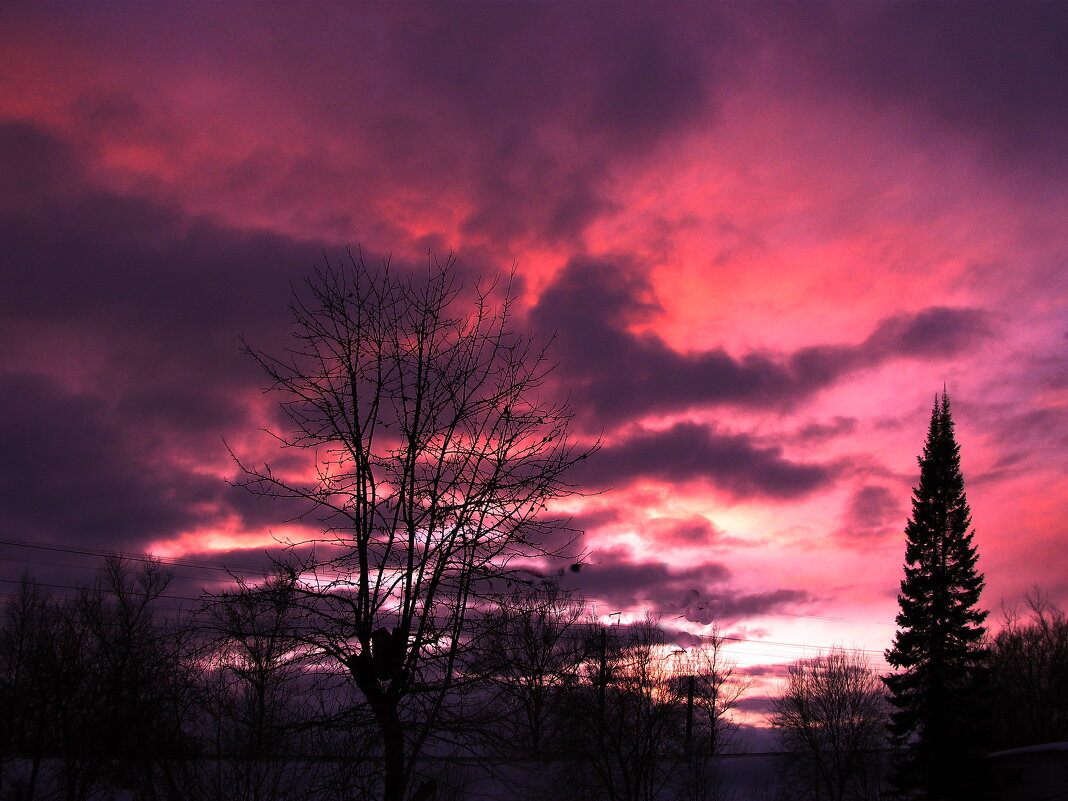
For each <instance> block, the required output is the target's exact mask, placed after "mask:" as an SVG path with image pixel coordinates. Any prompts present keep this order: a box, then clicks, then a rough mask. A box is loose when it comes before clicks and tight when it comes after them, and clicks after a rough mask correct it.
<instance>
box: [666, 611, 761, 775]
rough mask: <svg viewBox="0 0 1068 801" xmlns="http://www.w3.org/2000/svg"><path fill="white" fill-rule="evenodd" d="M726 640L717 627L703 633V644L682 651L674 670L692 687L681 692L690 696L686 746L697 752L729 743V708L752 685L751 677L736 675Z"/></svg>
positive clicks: (731, 725)
mask: <svg viewBox="0 0 1068 801" xmlns="http://www.w3.org/2000/svg"><path fill="white" fill-rule="evenodd" d="M725 644H726V640H725V639H724V637H723V636H722V635H721V634H720V631H719V628H718V627H713V630H712V633H711V634H709V635H708V636H707V637H705V642H704V644H703V645H701V646H699V647H696V648H691V649H689V650H687V651H686V652H685V654H684V655H683V657H682V659H681V660H680V661H679V662H678V667H677V670H679V671H680V673H681V676H682V679H683V680H684V681H686V682H689V681H690V678H689V677H690V676H692V677H693V679H692V681H693V687H692V688H690V687H689V686H686V687H684V688H683V690H684V692H685V693H686V695H687V696H688V697H689V698H692V699H693V701H692V706H693V710H694V712H693V725H692V729H693V731H692V736H691V743H690V750H691V752H694V753H701V754H710V755H715V754H722V753H724V751H725V750H726V748H727V747H728V746H729V745H730V739H731V735H732V734H733V732H734V731H735V728H736V727H735V724H734V722H733V721H732V720H731V717H730V712H731V710H733V709H734V708H735V707H736V706H737V705H738V702H739V701H740V700H741V698H742V696H743V695H745V693H746V691H747V690H748V689H749V688H750V687H752V686H753V680H752V679H750V678H746V677H744V676H740V675H739V674H738V671H737V665H736V663H735V662H734V660H732V659H730V658H729V657H728V656H727V654H726V649H725Z"/></svg>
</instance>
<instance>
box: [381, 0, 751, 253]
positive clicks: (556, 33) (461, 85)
mask: <svg viewBox="0 0 1068 801" xmlns="http://www.w3.org/2000/svg"><path fill="white" fill-rule="evenodd" d="M689 13H690V14H692V15H695V16H696V17H697V20H692V21H691V22H689V23H688V24H686V25H683V24H682V23H681V21H675V20H672V19H670V18H665V17H664V15H662V14H657V13H655V10H653V9H650V8H645V7H642V6H640V5H638V4H634V5H625V6H611V7H609V6H603V5H599V4H587V5H579V6H567V5H563V6H561V5H554V4H501V5H496V4H491V5H485V4H478V5H468V4H459V5H452V6H448V7H447V9H446V8H440V9H433V10H428V9H427V8H425V7H424V8H422V9H419V10H418V11H417V12H415V13H412V12H411V10H410V9H407V10H404V11H402V12H400V14H399V16H398V17H397V18H396V19H394V20H393V24H392V25H390V38H389V41H390V43H391V47H390V49H389V52H388V53H387V54H386V56H387V57H388V58H396V59H397V62H398V65H397V67H398V69H399V70H400V72H401V73H402V74H403V75H405V76H406V77H407V78H409V79H410V80H411V81H412V84H411V85H412V86H414V87H421V88H422V90H423V91H426V90H429V95H428V96H429V97H430V98H432V102H433V103H435V104H439V105H440V107H441V108H442V109H443V115H444V118H443V119H441V120H440V122H441V123H442V125H441V129H440V130H439V133H440V132H441V131H444V132H445V135H444V137H443V139H444V141H446V142H450V141H452V137H453V136H454V135H455V134H456V133H458V132H466V133H467V138H468V139H471V140H477V141H478V142H479V143H480V145H479V148H478V149H477V151H475V152H473V153H472V154H471V155H470V157H469V158H468V159H467V160H466V161H467V164H468V166H469V175H470V176H471V177H472V178H473V180H474V181H475V186H474V197H473V200H474V203H475V207H474V209H473V210H472V212H471V213H470V214H469V215H468V216H467V218H466V219H465V221H464V223H463V230H464V231H465V233H467V234H469V235H478V236H486V237H491V238H497V239H500V238H506V239H512V238H515V237H519V236H526V235H536V236H538V237H541V238H543V239H547V240H549V241H556V240H561V239H574V238H576V237H578V236H579V235H580V234H581V232H582V231H583V229H584V228H585V226H586V225H587V224H588V223H589V222H591V221H592V220H593V219H595V218H596V217H597V216H599V215H600V214H602V213H604V212H605V211H608V210H612V209H614V208H616V206H615V204H614V202H613V200H612V198H611V196H610V195H609V194H608V193H607V192H606V191H605V188H604V185H605V183H606V182H607V181H608V170H609V168H610V167H611V166H612V164H613V163H615V162H616V161H617V160H618V159H620V158H624V157H625V158H628V159H634V158H638V157H642V156H645V155H648V154H649V153H651V152H652V150H653V149H654V148H655V147H656V146H657V145H658V144H660V143H662V142H663V141H665V140H666V139H667V138H669V137H670V136H672V135H675V134H678V133H679V132H680V131H682V130H685V129H687V128H689V127H692V126H694V125H696V124H697V123H698V122H699V121H700V122H702V123H704V124H707V123H708V122H709V120H710V119H711V117H712V116H714V112H715V107H716V92H717V81H718V80H719V79H720V78H721V77H722V75H723V74H724V73H725V69H724V66H725V65H726V64H728V63H729V62H730V57H729V54H730V53H731V52H732V51H733V48H734V46H735V38H734V36H735V34H734V32H733V31H732V29H731V26H730V24H729V22H728V21H727V20H726V19H724V18H723V15H721V14H719V13H718V12H717V11H716V10H715V9H713V8H711V7H700V6H696V7H693V8H691V9H690V11H689ZM698 20H699V21H700V23H701V24H703V29H702V33H703V35H702V36H701V37H694V36H692V35H690V33H689V30H690V29H692V25H693V24H695V23H696V22H697V21H698ZM409 88H410V87H409ZM414 97H415V95H414V94H411V93H409V96H408V97H402V98H401V103H402V104H403V105H405V106H407V104H408V102H409V101H410V100H412V99H413V98H414ZM397 111H398V113H399V114H400V115H401V116H413V119H414V118H415V117H416V116H417V115H418V112H416V111H415V110H414V109H409V108H405V109H404V110H403V111H400V109H398V110H397ZM424 113H425V112H424ZM408 127H413V126H408ZM558 138H559V140H558V141H554V140H556V139H558ZM565 142H566V144H564V143H565ZM427 146H429V147H430V148H431V149H436V148H438V147H440V143H435V142H422V143H421V148H422V149H424V150H425V148H426V147H427ZM402 158H405V159H407V158H410V156H409V155H407V154H405V155H403V156H402Z"/></svg>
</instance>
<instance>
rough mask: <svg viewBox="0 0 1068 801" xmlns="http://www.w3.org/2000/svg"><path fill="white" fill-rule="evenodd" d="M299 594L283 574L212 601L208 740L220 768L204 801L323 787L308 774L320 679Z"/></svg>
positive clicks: (251, 800) (293, 794)
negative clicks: (302, 632) (301, 622)
mask: <svg viewBox="0 0 1068 801" xmlns="http://www.w3.org/2000/svg"><path fill="white" fill-rule="evenodd" d="M295 592H296V591H295V589H294V587H293V583H292V581H291V580H290V579H289V577H288V574H287V573H286V572H285V571H279V572H278V573H275V574H273V575H268V576H266V577H265V578H264V580H263V581H261V582H259V583H253V584H249V583H247V582H246V581H245V580H243V579H238V580H237V581H236V585H235V587H234V588H233V589H232V590H230V591H228V592H225V593H222V594H220V595H216V596H211V597H209V598H208V599H207V601H206V604H205V607H204V609H203V610H202V614H201V625H202V628H203V630H204V635H205V636H204V640H205V642H204V650H203V655H202V658H201V661H202V664H203V675H202V684H203V688H204V692H203V707H204V710H205V713H206V719H207V726H206V727H205V731H204V736H205V740H206V741H207V742H208V743H210V751H211V753H212V754H213V755H214V756H215V767H214V770H212V771H211V772H210V773H209V774H207V775H206V776H205V777H204V784H203V788H202V789H201V791H200V793H199V795H201V796H203V797H206V798H218V799H233V801H270V799H275V798H283V797H284V798H292V799H296V798H300V797H303V796H305V795H306V794H310V793H313V792H314V791H315V789H316V788H315V787H314V784H312V783H311V782H309V781H308V775H307V774H308V770H307V768H308V758H309V757H310V756H311V754H310V749H308V748H307V744H308V742H309V740H310V738H309V732H310V729H311V727H312V726H313V725H314V723H316V722H317V721H315V720H314V716H313V715H312V714H311V711H312V710H313V709H314V707H315V699H313V698H311V697H309V692H308V690H309V689H310V688H309V686H308V685H309V684H311V683H312V682H311V679H314V676H315V674H314V671H312V670H310V669H309V668H310V665H309V664H308V661H309V660H308V658H307V654H306V653H305V652H304V650H303V649H302V648H301V647H300V644H299V632H298V631H297V629H296V627H297V625H298V622H297V619H296V618H297V614H296V605H295V604H294V595H295Z"/></svg>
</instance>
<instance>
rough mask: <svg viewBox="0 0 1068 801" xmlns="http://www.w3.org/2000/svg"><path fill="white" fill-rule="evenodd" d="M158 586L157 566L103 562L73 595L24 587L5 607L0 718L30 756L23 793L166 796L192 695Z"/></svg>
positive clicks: (183, 744)
mask: <svg viewBox="0 0 1068 801" xmlns="http://www.w3.org/2000/svg"><path fill="white" fill-rule="evenodd" d="M169 582H170V573H169V572H168V571H167V569H166V568H165V567H164V566H163V565H161V564H160V563H159V562H156V561H151V560H149V561H146V562H144V563H143V564H142V565H140V566H139V567H138V568H137V569H135V568H134V567H133V566H132V564H131V563H130V562H129V561H128V560H126V559H124V558H122V557H119V556H110V557H108V558H107V559H106V560H105V563H104V566H103V569H102V570H101V574H100V577H99V578H98V579H97V581H96V582H95V583H94V584H93V586H91V587H88V588H85V589H82V590H80V591H79V592H78V593H77V595H76V596H75V597H73V598H65V599H55V598H50V597H48V596H46V595H44V594H43V593H42V592H41V591H40V590H38V589H36V588H35V587H34V586H33V585H32V584H31V583H24V585H23V588H22V591H21V592H20V594H19V596H18V599H17V600H16V602H15V603H14V605H9V606H8V607H7V612H8V616H7V621H6V624H5V626H4V629H3V631H2V634H0V639H2V640H3V641H4V642H3V644H4V646H5V648H4V650H5V653H6V656H5V657H4V658H3V659H2V660H0V664H3V667H4V670H3V680H2V685H3V693H4V695H5V696H7V697H8V699H10V701H11V706H8V705H7V703H5V704H4V711H3V715H2V717H4V718H8V716H9V715H10V716H11V717H10V718H8V720H9V721H10V723H12V724H14V725H15V726H16V727H17V730H16V731H14V732H11V734H12V735H13V736H12V737H11V739H10V740H9V742H10V743H11V747H12V750H13V751H14V752H15V753H17V754H19V755H21V756H23V757H24V758H27V759H29V760H30V764H31V767H30V775H29V777H27V779H26V781H25V784H24V785H23V790H22V792H23V797H24V798H33V797H34V796H35V794H37V792H38V790H42V791H43V790H44V786H45V785H49V786H52V787H53V788H55V789H56V791H57V792H58V793H60V794H61V795H62V797H63V798H64V799H65V800H66V801H84V800H85V799H88V798H90V797H91V796H92V795H93V794H94V793H98V792H99V791H101V790H103V789H106V788H109V787H122V788H126V789H132V790H135V791H136V792H137V793H138V795H139V797H143V798H147V799H154V798H158V797H161V796H165V795H166V794H167V791H168V790H167V788H168V786H170V784H171V783H170V782H169V777H170V776H171V775H172V772H173V767H174V762H175V760H180V759H182V757H183V756H185V755H187V754H188V753H189V751H190V750H191V747H192V742H191V737H190V732H189V731H188V729H187V727H186V724H187V722H188V721H187V718H186V713H185V710H187V709H188V708H190V707H191V706H192V702H191V694H192V688H193V680H192V670H191V665H190V663H189V662H188V660H187V659H186V656H187V653H186V651H185V648H184V646H185V630H184V629H182V628H181V627H180V626H176V625H175V624H174V623H171V622H168V621H164V620H163V619H162V617H161V615H160V614H159V613H158V610H157V602H158V601H159V599H160V598H161V596H162V595H163V594H164V592H165V590H166V588H167V586H168V584H169ZM7 646H11V647H12V648H13V650H12V651H10V652H8V651H7ZM5 722H8V721H5ZM46 760H47V761H48V768H49V770H48V771H44V767H45V762H46ZM46 772H47V773H48V776H47V777H46V776H45V775H44V774H45V773H46Z"/></svg>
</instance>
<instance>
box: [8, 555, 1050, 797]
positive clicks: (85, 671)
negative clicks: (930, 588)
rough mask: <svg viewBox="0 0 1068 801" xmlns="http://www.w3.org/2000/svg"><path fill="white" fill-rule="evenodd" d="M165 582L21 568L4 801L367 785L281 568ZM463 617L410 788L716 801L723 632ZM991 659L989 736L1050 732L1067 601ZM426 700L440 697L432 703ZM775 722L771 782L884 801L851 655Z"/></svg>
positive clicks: (876, 723) (872, 714)
mask: <svg viewBox="0 0 1068 801" xmlns="http://www.w3.org/2000/svg"><path fill="white" fill-rule="evenodd" d="M169 582H170V574H169V572H168V570H167V568H166V567H165V566H164V565H161V564H159V563H156V562H151V561H150V562H147V563H145V564H143V565H138V566H137V567H136V568H135V567H134V566H133V565H132V564H131V563H130V562H128V561H125V560H123V559H121V558H119V557H112V558H109V559H107V560H106V562H105V565H104V567H103V569H102V571H101V573H100V576H99V578H98V580H97V581H96V582H95V583H94V584H93V585H92V586H90V587H87V588H85V589H82V590H80V591H79V592H77V593H76V594H75V595H72V596H67V597H53V596H52V595H50V594H48V593H47V592H45V591H44V590H43V589H42V588H41V587H40V586H38V585H36V584H35V583H33V582H32V581H29V580H27V581H24V582H23V583H22V585H21V586H20V587H19V590H18V592H17V593H16V594H15V595H14V596H13V597H11V598H10V599H9V601H8V603H7V604H6V606H5V614H4V619H3V626H2V628H0V749H2V751H0V755H2V759H0V788H2V789H3V795H2V796H0V797H2V798H4V799H5V801H7V800H8V799H10V800H11V801H14V799H20V801H29V799H64V801H86V799H91V798H94V797H106V795H107V794H108V793H112V792H114V791H117V790H120V789H121V790H125V791H128V792H130V793H132V795H133V797H134V798H137V799H152V800H155V799H161V800H162V799H188V798H198V799H206V800H211V799H220V800H221V799H224V798H225V799H236V800H238V801H267V800H268V799H272V800H274V799H302V798H313V797H314V798H319V799H334V798H336V799H339V800H340V799H364V798H366V799H370V798H378V797H380V794H381V781H382V758H383V749H382V746H381V743H380V741H379V738H378V737H377V734H376V729H375V727H374V726H373V725H372V721H371V719H370V718H371V714H372V713H371V711H370V710H369V708H368V704H367V701H366V698H365V697H364V696H363V693H362V692H361V691H360V690H359V688H358V687H356V686H355V685H354V682H353V681H352V677H351V673H350V671H349V670H347V669H345V667H344V666H343V665H341V664H340V663H338V662H337V660H334V659H332V658H331V657H330V656H329V655H327V654H324V653H322V652H321V651H315V650H313V649H310V648H308V647H307V643H308V642H309V638H308V636H307V634H308V632H307V631H306V630H305V629H306V627H307V626H308V625H309V623H310V620H311V619H310V618H309V616H308V615H307V614H305V613H304V612H303V611H302V609H301V605H300V602H299V598H298V596H297V595H295V594H294V593H293V591H292V585H291V584H290V582H289V581H288V579H287V576H286V574H285V571H279V573H277V574H276V575H273V576H270V577H268V578H267V579H266V580H264V581H262V582H259V583H256V584H244V583H240V582H238V583H237V584H236V586H235V589H234V591H232V592H229V593H225V594H221V595H212V596H205V598H204V600H203V602H202V603H201V604H199V605H198V606H197V607H196V608H195V609H191V610H189V611H187V612H184V613H183V612H177V611H175V610H174V609H173V608H172V607H168V606H167V605H166V604H165V600H164V599H166V597H167V595H166V590H167V588H168V585H169ZM470 628H471V630H470V632H469V633H468V634H467V635H466V640H465V642H464V643H463V646H462V647H461V648H459V649H457V653H458V654H459V657H458V662H457V664H456V665H455V667H454V670H455V676H454V677H453V679H452V682H451V688H450V689H449V691H448V692H447V693H446V696H445V698H444V699H443V700H442V699H441V698H440V696H439V694H438V692H437V691H438V690H439V689H440V688H433V687H425V688H422V689H423V690H424V692H422V693H421V692H418V691H417V692H415V693H413V701H412V704H411V705H410V708H409V710H408V712H409V714H408V715H407V716H406V718H405V726H404V731H403V736H404V737H405V738H407V739H412V740H418V741H419V743H420V746H421V748H420V750H421V752H422V753H423V754H424V755H425V757H424V758H423V759H422V760H421V761H420V762H419V763H418V764H415V765H412V766H411V770H412V772H413V775H412V781H411V785H412V787H413V795H412V797H413V798H417V797H422V798H438V799H448V798H461V797H464V794H465V792H466V790H468V789H470V788H469V787H468V785H470V784H471V783H476V784H477V783H486V782H488V783H491V784H493V785H494V786H497V787H503V788H507V789H508V791H509V792H510V793H511V794H512V795H513V797H517V798H520V797H549V795H550V794H551V797H556V798H579V797H583V798H606V799H619V800H621V801H650V800H651V799H657V798H692V799H701V798H705V799H712V798H721V797H726V795H725V793H727V792H728V791H729V788H728V787H725V786H724V783H723V779H722V777H721V776H719V775H718V774H717V773H716V769H715V767H716V763H715V760H712V759H710V757H712V756H714V755H717V754H722V753H724V752H725V751H727V750H728V746H729V744H730V742H731V736H732V734H733V731H734V729H735V726H734V723H733V721H732V717H731V711H732V710H733V709H734V708H735V707H736V705H737V703H738V701H739V700H740V698H741V697H742V695H743V693H744V692H745V691H746V690H747V689H748V687H749V682H748V681H747V680H746V678H745V677H744V676H742V675H740V674H739V672H738V671H737V670H736V669H735V666H734V664H733V663H732V662H730V661H729V660H727V659H726V658H725V657H724V654H723V647H722V646H723V640H722V639H721V638H718V637H715V636H713V637H711V638H710V640H709V642H708V645H707V647H705V648H698V649H690V650H687V651H682V650H680V649H675V648H673V647H672V646H669V645H668V644H667V643H666V642H665V639H664V635H663V632H662V631H661V630H660V629H659V628H658V627H657V626H656V625H655V624H654V623H653V622H652V621H644V622H641V623H638V624H634V625H628V626H622V625H617V626H611V627H604V626H601V625H598V624H596V623H594V622H592V621H591V618H590V616H589V615H588V614H587V612H586V610H585V609H584V608H583V606H582V604H581V603H580V602H577V601H574V600H572V599H571V598H569V597H568V596H567V595H566V594H564V593H562V592H560V591H559V590H557V589H555V588H554V587H552V586H551V585H546V586H539V587H522V588H517V589H516V590H514V591H513V592H511V593H509V594H508V595H507V596H501V597H500V599H499V603H498V604H497V605H495V607H494V608H492V609H488V610H486V611H485V614H483V615H482V616H480V617H479V618H477V622H475V623H473V624H472V625H471V627H470ZM382 654H383V656H381V657H379V658H385V656H384V654H385V652H384V651H383V652H382ZM986 655H987V666H988V669H987V670H986V671H985V676H984V678H983V679H982V680H983V681H984V682H985V683H986V685H987V687H988V692H987V693H986V695H987V697H988V698H989V699H990V702H989V704H987V705H985V706H983V707H981V708H977V709H976V710H974V726H975V729H976V730H977V731H982V732H983V735H984V741H985V745H986V747H987V749H988V750H994V749H1000V748H1010V747H1016V746H1023V745H1031V744H1037V743H1043V742H1050V741H1056V740H1063V739H1068V619H1066V616H1065V614H1064V613H1063V612H1062V611H1061V610H1059V609H1057V608H1056V607H1054V606H1052V605H1051V604H1049V603H1048V602H1047V601H1045V600H1043V599H1042V598H1041V597H1040V596H1035V597H1033V598H1032V599H1031V602H1030V605H1029V610H1028V613H1027V614H1026V615H1010V616H1008V617H1007V621H1006V625H1005V626H1004V627H1003V628H1002V630H1001V631H1000V632H999V633H998V634H997V635H996V636H994V637H993V638H992V639H991V640H990V641H989V642H988V643H987V648H986ZM432 676H433V671H428V672H427V673H425V674H423V676H422V677H421V681H432ZM421 697H425V698H427V699H435V702H436V703H440V704H441V708H439V709H437V710H435V711H434V712H435V714H433V715H431V714H428V711H427V710H421V709H420V706H419V704H420V698H421ZM770 713H771V714H770V717H769V720H770V722H771V724H772V725H773V726H774V727H775V728H776V730H777V732H778V736H779V742H780V744H781V748H782V751H783V754H784V756H783V758H782V759H780V760H778V762H779V772H780V778H781V782H780V787H779V788H778V790H776V791H775V793H774V795H775V796H777V797H782V798H798V799H836V801H837V800H842V801H844V800H845V799H878V798H882V797H885V787H886V783H887V771H886V766H887V759H886V754H887V751H888V740H887V719H888V706H887V703H886V697H885V690H884V688H883V687H882V684H881V682H880V680H879V677H878V676H877V675H876V674H875V673H874V672H873V671H872V670H871V668H870V666H869V664H868V663H867V661H866V660H865V659H864V658H863V657H862V656H861V655H859V654H858V653H855V652H849V651H844V650H840V649H836V650H832V651H831V652H829V653H827V654H824V655H822V656H820V657H817V658H815V659H808V660H802V661H799V662H797V663H795V664H794V665H792V666H791V668H790V671H789V673H788V676H787V680H786V682H785V684H784V685H783V688H782V690H781V692H780V694H779V695H778V696H777V697H775V698H773V699H771V709H770ZM431 720H432V721H433V725H427V721H431ZM769 797H770V795H769Z"/></svg>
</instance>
